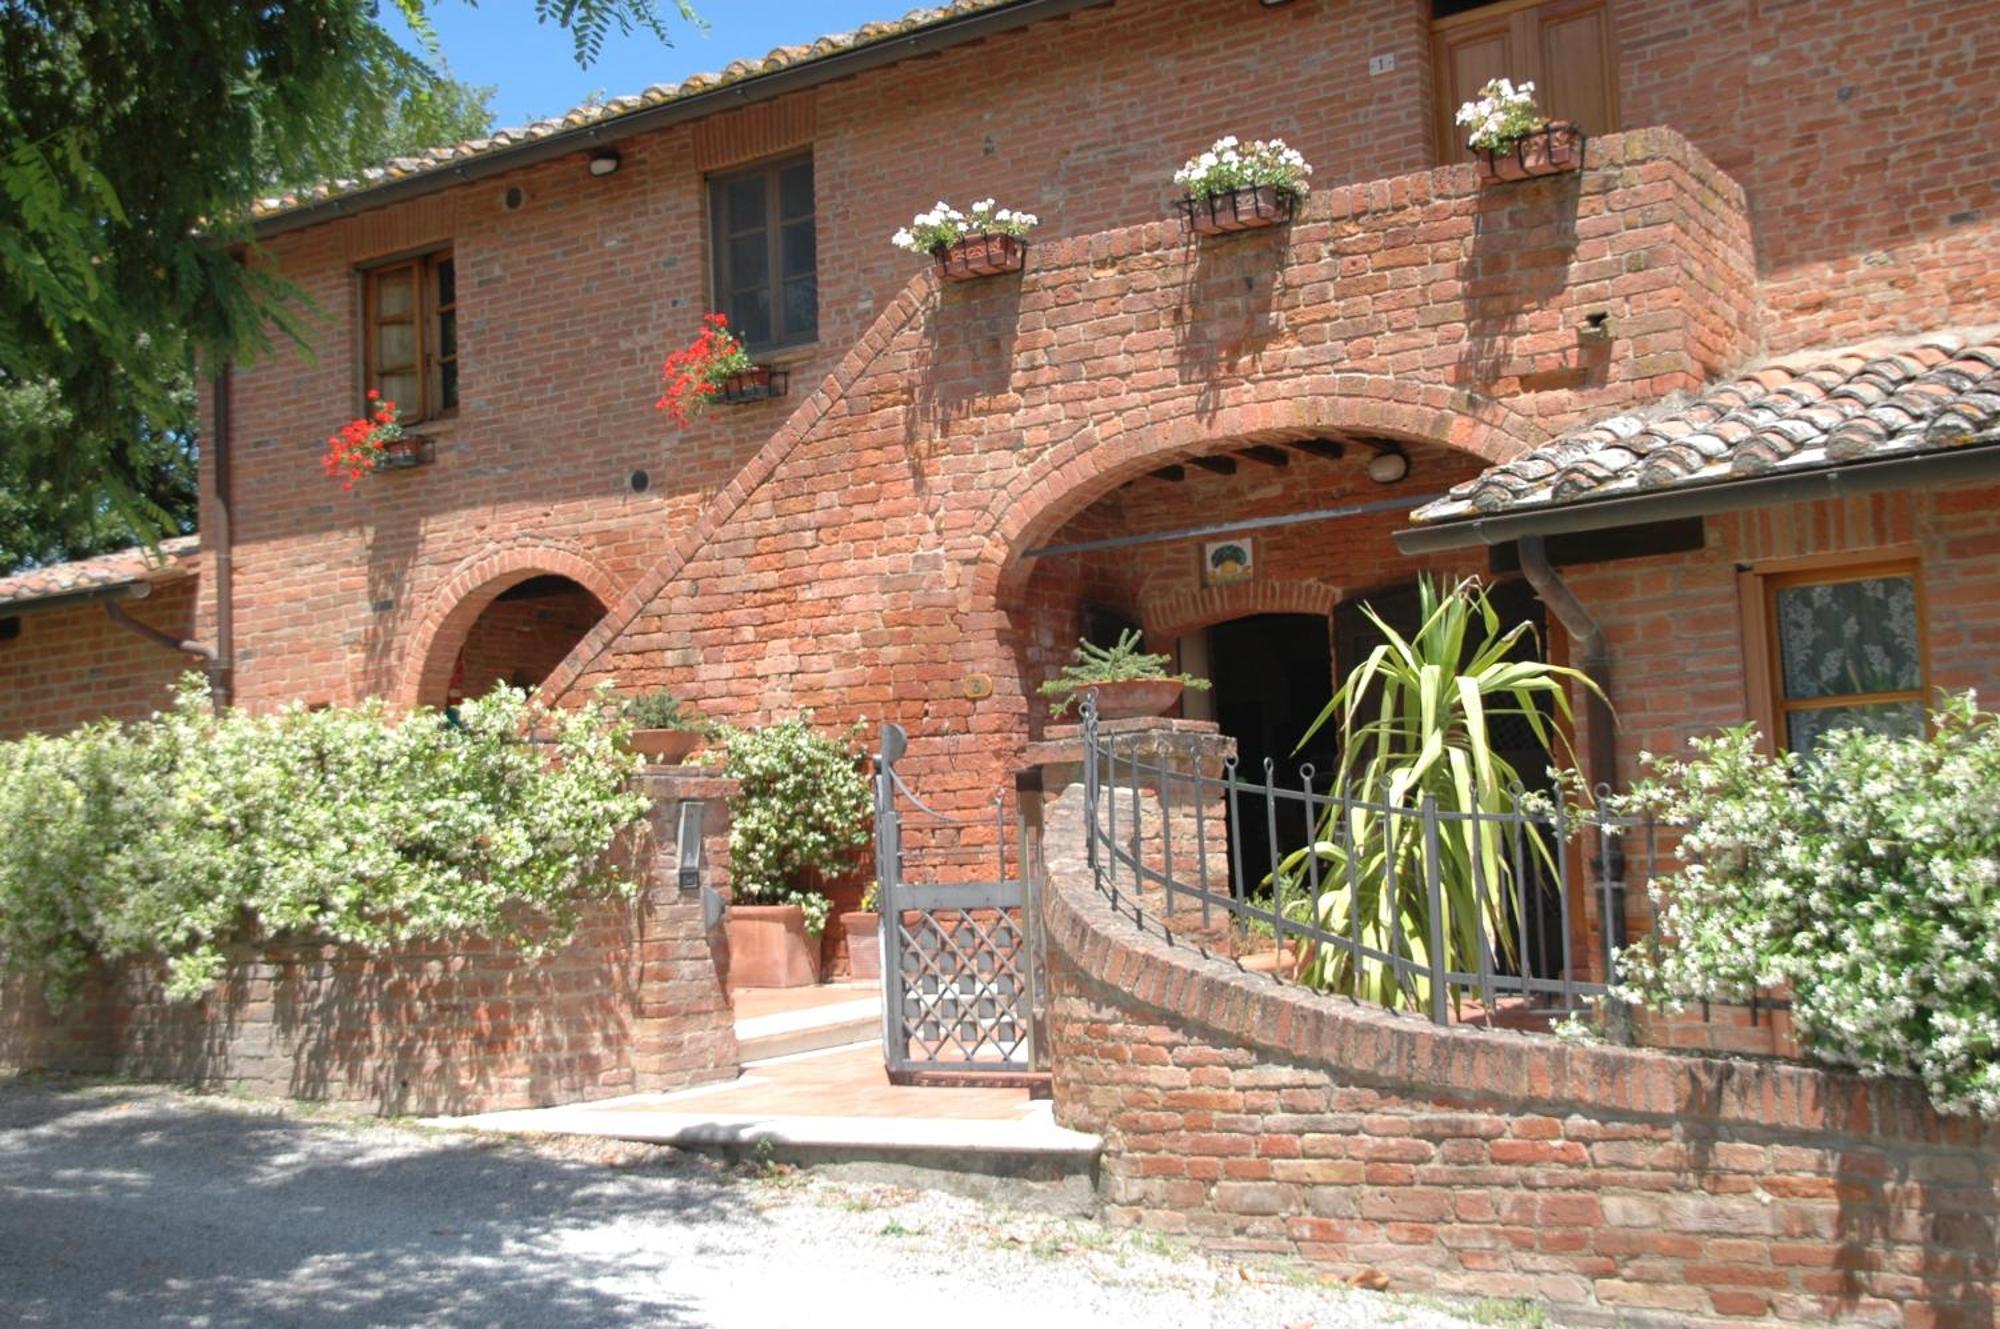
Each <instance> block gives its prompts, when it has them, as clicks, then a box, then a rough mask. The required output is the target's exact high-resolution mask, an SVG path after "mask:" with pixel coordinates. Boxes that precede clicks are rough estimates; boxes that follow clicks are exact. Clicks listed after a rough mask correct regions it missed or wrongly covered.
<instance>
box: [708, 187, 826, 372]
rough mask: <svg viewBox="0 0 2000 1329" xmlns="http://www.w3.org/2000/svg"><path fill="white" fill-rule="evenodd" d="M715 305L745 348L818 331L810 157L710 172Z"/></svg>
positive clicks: (785, 342)
mask: <svg viewBox="0 0 2000 1329" xmlns="http://www.w3.org/2000/svg"><path fill="white" fill-rule="evenodd" d="M708 198H709V236H710V243H711V245H712V246H713V249H714V268H715V307H716V308H717V309H719V310H721V311H722V312H723V313H725V314H727V315H728V316H729V325H730V326H731V327H732V328H734V329H735V330H736V331H737V332H738V333H739V334H740V335H741V336H742V338H743V340H744V342H745V343H746V344H747V345H748V346H749V347H750V349H752V350H770V349H773V348H776V347H781V346H799V345H803V344H805V343H807V342H811V341H813V340H815V339H816V338H817V337H818V336H819V275H818V258H819V256H818V245H817V241H816V239H815V236H814V229H813V164H812V158H811V157H793V158H788V159H786V160H784V161H780V162H775V163H771V164H768V165H763V166H756V167H752V168H750V169H748V170H743V171H732V172H730V173H728V174H726V175H712V176H710V177H709V179H708Z"/></svg>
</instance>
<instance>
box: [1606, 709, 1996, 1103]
mask: <svg viewBox="0 0 2000 1329" xmlns="http://www.w3.org/2000/svg"><path fill="white" fill-rule="evenodd" d="M1695 747H1696V752H1697V755H1696V756H1695V758H1694V759H1693V760H1690V761H1671V760H1668V761H1662V760H1658V759H1649V761H1650V762H1651V766H1652V770H1653V774H1652V776H1650V777H1649V778H1648V779H1647V780H1646V781H1645V782H1644V783H1642V784H1641V785H1640V786H1638V787H1637V788H1635V789H1634V790H1633V791H1632V793H1631V794H1630V795H1628V796H1627V798H1626V799H1625V800H1624V801H1625V803H1626V804H1627V810H1641V811H1649V812H1652V813H1654V814H1656V815H1658V816H1660V817H1662V818H1663V819H1665V820H1669V821H1674V822H1680V823H1683V824H1685V825H1687V826H1688V827H1689V828H1690V829H1689V830H1688V831H1687V834H1686V837H1685V839H1684V840H1683V841H1682V844H1681V849H1680V858H1681V864H1682V866H1681V867H1680V869H1679V871H1677V872H1675V873H1673V874H1671V875H1670V876H1667V877H1665V878H1663V879H1660V880H1656V881H1655V882H1653V883H1652V886H1651V890H1652V895H1653V901H1654V904H1655V907H1656V908H1657V910H1658V914H1659V929H1660V933H1661V934H1662V939H1661V943H1660V945H1659V947H1658V953H1657V955H1655V953H1654V948H1653V947H1652V946H1651V945H1649V944H1648V943H1647V942H1646V941H1643V940H1642V941H1641V942H1640V943H1638V944H1637V945H1635V946H1633V947H1632V948H1631V949H1630V950H1628V951H1627V952H1626V954H1625V957H1624V963H1625V972H1626V975H1627V989H1628V990H1627V991H1626V992H1625V993H1624V994H1623V995H1625V996H1626V997H1627V998H1628V999H1632V1000H1638V1001H1641V1002H1644V1003H1646V1004H1649V1005H1654V1006H1662V1007H1666V1008H1669V1009H1677V1008H1678V1006H1679V1003H1680V1002H1682V1001H1686V1000H1690V999H1703V998H1706V999H1712V1000H1743V999H1746V998H1747V997H1749V996H1750V995H1751V994H1752V993H1754V992H1756V991H1757V990H1758V989H1759V988H1764V987H1772V986H1777V985H1782V984H1789V985H1790V988H1791V1001H1792V1015H1793V1021H1794V1024H1795V1025H1796V1028H1797V1031H1798V1035H1799V1041H1800V1045H1801V1047H1802V1048H1803V1049H1804V1050H1806V1051H1807V1052H1808V1053H1809V1054H1810V1055H1812V1056H1813V1057H1815V1058H1817V1059H1819V1060H1821V1061H1824V1062H1829V1063H1832V1064H1835V1065H1841V1066H1851V1067H1854V1068H1856V1069H1857V1070H1859V1071H1860V1072H1861V1073H1862V1074H1863V1075H1868V1076H1885V1075H1905V1076H1914V1077H1916V1078H1918V1079H1920V1080H1922V1081H1923V1083H1924V1086H1925V1088H1926V1089H1928V1090H1929V1092H1930V1096H1931V1100H1932V1102H1933V1103H1934V1104H1936V1106H1937V1108H1938V1109H1939V1110H1940V1111H1942V1112H1947V1113H1954V1114H1979V1115H1982V1116H1986V1117H2000V718H1996V717H1995V716H1993V715H1991V714H1988V713H1985V712H1982V711H1980V710H1979V709H1978V708H1977V706H1976V704H1975V702H1974V699H1973V698H1972V696H1971V695H1970V694H1967V695H1964V696H1960V697H1952V698H1948V699H1947V700H1946V702H1945V704H1944V706H1943V709H1941V710H1940V711H1938V712H1937V713H1936V714H1935V715H1934V716H1933V732H1932V733H1931V735H1930V736H1928V737H1922V736H1919V737H1913V738H1896V737H1889V736H1886V735H1881V734H1870V733H1866V732H1863V731H1861V730H1853V729H1850V730H1841V731H1837V732H1835V733H1832V734H1830V735H1828V736H1826V737H1824V738H1822V739H1821V740H1820V742H1819V744H1818V746H1817V747H1816V748H1815V749H1814V751H1813V754H1812V756H1811V757H1809V758H1800V757H1796V756H1793V755H1791V754H1786V755H1783V756H1780V757H1777V758H1772V757H1768V756H1766V755H1764V753H1763V752H1762V751H1760V750H1759V748H1758V746H1757V741H1756V736H1755V734H1754V733H1753V732H1751V731H1750V730H1749V729H1747V728H1744V729H1735V730H1731V731H1729V732H1727V733H1724V734H1722V735H1720V736H1718V737H1715V738H1710V739H1706V740H1701V741H1698V742H1697V743H1696V744H1695Z"/></svg>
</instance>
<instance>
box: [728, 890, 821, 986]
mask: <svg viewBox="0 0 2000 1329" xmlns="http://www.w3.org/2000/svg"><path fill="white" fill-rule="evenodd" d="M729 971H730V981H731V983H733V984H734V985H735V986H736V987H741V988H802V987H807V986H810V985H811V984H814V983H817V982H819V938H817V937H810V936H807V935H806V911H805V910H803V909H801V908H799V907H798V906H797V905H795V904H733V905H730V906H729Z"/></svg>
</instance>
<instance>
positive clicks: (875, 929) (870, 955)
mask: <svg viewBox="0 0 2000 1329" xmlns="http://www.w3.org/2000/svg"><path fill="white" fill-rule="evenodd" d="M840 930H841V931H842V932H844V933H846V934H847V976H848V977H849V978H852V979H855V980H857V981H863V982H865V981H868V980H872V979H877V978H880V977H882V916H881V915H880V914H877V913H874V912H872V911H864V912H858V913H852V914H842V915H841V916H840Z"/></svg>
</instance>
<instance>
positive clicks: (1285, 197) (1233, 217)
mask: <svg viewBox="0 0 2000 1329" xmlns="http://www.w3.org/2000/svg"><path fill="white" fill-rule="evenodd" d="M1296 201H1297V198H1296V196H1295V195H1294V194H1293V193H1292V191H1291V190H1289V189H1280V188H1279V187H1278V186H1276V185H1252V186H1245V187H1244V188H1242V189H1231V190H1229V191H1227V192H1225V193H1221V194H1211V195H1209V196H1208V197H1207V198H1184V199H1182V200H1181V216H1182V218H1183V219H1185V220H1186V222H1187V224H1188V229H1190V230H1192V231H1193V232H1194V233H1195V234H1197V235H1227V234H1229V233H1230V232H1232V231H1251V230H1255V229H1257V228H1258V227H1260V226H1280V225H1283V224H1284V223H1286V222H1288V221H1290V220H1291V219H1292V205H1293V204H1294V203H1295V202H1296Z"/></svg>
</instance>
